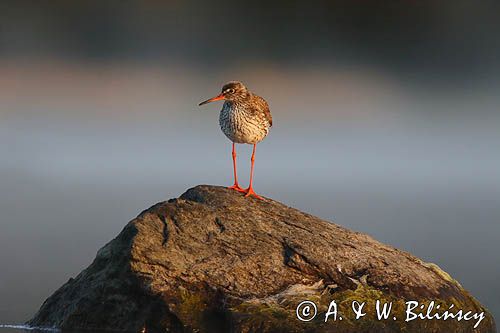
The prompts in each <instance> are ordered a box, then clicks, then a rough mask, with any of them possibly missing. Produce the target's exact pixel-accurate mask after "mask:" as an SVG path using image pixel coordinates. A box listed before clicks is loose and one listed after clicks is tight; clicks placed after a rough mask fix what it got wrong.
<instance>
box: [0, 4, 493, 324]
mask: <svg viewBox="0 0 500 333" xmlns="http://www.w3.org/2000/svg"><path fill="white" fill-rule="evenodd" d="M499 28H500V4H499V3H498V2H496V1H481V2H477V1H460V0H458V1H453V2H447V1H384V2H380V1H312V2H305V1H303V2H300V3H294V2H291V1H275V2H270V1H251V2H241V3H237V2H234V1H221V0H218V1H212V2H210V3H209V2H203V3H198V2H195V1H179V0H172V1H141V2H139V1H108V2H94V1H71V2H68V1H62V0H61V1H50V2H49V1H2V2H0V213H1V214H0V227H1V229H0V230H1V232H0V267H1V268H0V323H1V324H12V323H22V322H24V321H26V320H27V319H29V318H30V317H31V316H32V315H33V314H34V312H35V311H36V310H37V309H38V307H39V306H40V305H41V303H42V302H43V300H44V299H45V298H46V297H48V296H49V295H50V294H51V293H52V292H53V291H54V290H55V289H56V288H58V287H59V286H60V285H61V284H63V283H64V282H66V281H67V280H68V279H69V278H70V277H73V276H75V275H76V274H77V273H78V272H80V270H81V269H83V268H84V267H86V266H87V265H88V264H89V263H90V262H91V261H92V260H93V258H94V256H95V253H96V251H97V249H98V248H100V247H101V246H102V245H104V244H105V243H106V242H108V241H109V240H110V239H112V238H113V237H114V236H115V235H116V234H117V233H118V232H119V231H120V230H121V228H122V227H123V226H124V225H125V223H126V222H127V221H129V220H130V219H132V218H133V217H135V216H136V215H137V214H138V213H139V212H140V211H142V210H143V209H146V208H147V207H149V206H151V205H153V204H154V203H156V202H159V201H163V200H166V199H169V198H172V197H177V196H179V195H180V194H181V193H183V192H184V191H185V190H186V189H187V188H189V187H192V186H194V185H197V184H220V185H230V184H231V182H232V165H231V155H230V150H231V145H230V142H229V141H228V140H227V139H226V138H225V136H224V135H223V134H222V132H221V131H220V129H219V126H218V113H219V110H220V108H221V106H220V105H215V104H210V105H208V106H205V107H203V108H199V107H198V106H197V103H198V102H200V101H202V100H205V99H207V98H208V97H211V96H214V95H215V94H217V93H218V92H219V91H220V88H221V87H222V84H223V83H224V82H226V81H229V80H241V81H243V82H244V83H246V84H247V86H248V87H249V88H250V89H252V90H253V91H255V92H256V93H257V94H259V95H261V96H263V97H265V98H266V99H267V100H268V102H269V104H270V106H271V111H272V113H273V117H274V127H273V128H272V131H271V133H270V135H269V136H268V137H267V139H266V140H265V141H264V142H262V143H261V144H259V146H258V149H257V156H256V179H255V187H256V191H257V192H258V193H261V194H263V195H265V196H268V197H271V198H274V199H276V200H279V201H282V202H284V203H286V204H288V205H290V206H294V207H296V208H299V209H301V210H304V211H307V212H310V213H312V214H314V215H318V216H321V217H323V218H325V219H328V220H333V221H335V222H336V223H338V224H341V225H343V226H346V227H348V228H351V229H354V230H358V231H361V232H365V233H368V234H370V235H372V236H374V237H375V238H377V239H378V240H380V241H382V242H385V243H389V244H391V245H393V246H395V247H398V248H401V249H403V250H406V251H409V252H411V253H413V254H415V255H417V256H419V257H421V258H423V259H424V260H426V261H430V262H434V263H436V264H438V265H439V266H440V267H441V268H443V269H444V270H446V271H447V272H449V273H450V274H451V275H452V276H453V277H454V278H456V279H457V280H458V281H460V283H461V284H462V285H463V286H464V287H465V288H466V289H468V290H469V291H471V292H472V294H473V295H475V296H476V297H477V298H478V299H479V300H480V301H481V302H482V303H483V304H484V305H485V306H487V307H488V308H489V309H490V311H491V312H492V313H493V315H494V316H495V317H496V318H497V319H498V318H499V317H500V286H499V284H498V281H500V264H499V262H498V253H499V250H500V246H499V241H500V239H499V238H500V224H499V216H500V155H499V151H500V130H499V129H500V112H499V109H500V95H499V91H500V90H499V88H500V79H499V74H500V39H499V37H498V32H499ZM238 149H239V150H238V153H239V165H240V180H242V183H243V185H244V186H246V185H247V183H248V173H249V164H250V149H251V147H250V146H242V145H240V146H239V147H238ZM495 253H496V254H495Z"/></svg>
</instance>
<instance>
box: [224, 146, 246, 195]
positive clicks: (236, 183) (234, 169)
mask: <svg viewBox="0 0 500 333" xmlns="http://www.w3.org/2000/svg"><path fill="white" fill-rule="evenodd" d="M232 155H233V172H234V185H233V186H229V187H228V188H229V189H231V190H236V191H238V192H245V190H244V189H242V188H241V187H240V185H239V184H238V174H237V173H236V148H235V144H234V142H233V154H232Z"/></svg>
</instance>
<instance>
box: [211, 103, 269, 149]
mask: <svg viewBox="0 0 500 333" xmlns="http://www.w3.org/2000/svg"><path fill="white" fill-rule="evenodd" d="M219 125H220V128H221V130H222V132H223V133H224V134H225V135H226V136H227V137H228V139H229V140H231V141H233V142H235V143H248V144H254V143H257V142H260V141H262V140H263V139H264V138H265V137H266V135H267V134H268V133H269V124H268V123H267V120H265V119H261V118H260V117H252V116H250V115H248V114H246V113H245V112H244V111H238V110H235V109H231V108H230V107H227V106H226V105H224V107H223V108H222V111H221V113H220V116H219Z"/></svg>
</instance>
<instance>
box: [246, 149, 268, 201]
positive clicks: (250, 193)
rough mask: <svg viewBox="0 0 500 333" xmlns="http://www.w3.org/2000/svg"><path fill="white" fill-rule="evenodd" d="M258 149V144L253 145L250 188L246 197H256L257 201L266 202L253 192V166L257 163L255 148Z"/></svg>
mask: <svg viewBox="0 0 500 333" xmlns="http://www.w3.org/2000/svg"><path fill="white" fill-rule="evenodd" d="M256 147H257V144H255V143H254V144H253V151H252V159H251V161H252V168H251V169H250V186H248V188H247V189H246V190H245V192H246V194H245V197H249V196H253V197H256V198H257V199H260V200H264V198H262V197H261V196H260V195H258V194H257V193H255V192H254V190H253V186H252V185H253V166H254V163H255V148H256Z"/></svg>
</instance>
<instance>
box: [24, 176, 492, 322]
mask: <svg viewBox="0 0 500 333" xmlns="http://www.w3.org/2000/svg"><path fill="white" fill-rule="evenodd" d="M305 299H308V300H312V301H314V302H315V303H316V304H317V305H318V311H319V314H318V316H317V317H316V319H314V320H313V321H311V322H307V323H303V322H300V321H298V320H297V319H296V316H295V308H296V306H297V304H298V303H299V302H300V301H302V300H305ZM376 299H380V300H382V301H387V302H388V301H392V302H394V303H393V304H394V305H393V308H394V310H393V313H394V314H395V315H396V316H397V317H398V318H399V320H396V321H394V320H385V321H376V320H374V319H373V318H374V315H375V310H373V309H374V304H375V300H376ZM331 300H336V301H337V303H338V304H339V309H340V311H341V312H342V310H343V309H345V311H343V313H341V315H343V316H344V320H342V321H336V322H333V321H332V320H329V321H328V322H327V323H324V313H325V312H326V310H327V306H328V304H329V303H330V301H331ZM353 300H357V301H359V302H367V305H366V307H365V309H367V311H366V312H367V313H368V314H367V316H366V317H363V318H362V319H360V320H357V321H356V320H353V316H352V314H351V312H352V311H348V310H349V309H350V305H351V302H352V301H353ZM405 300H420V301H422V302H427V303H428V302H429V300H436V301H437V302H438V303H440V304H441V305H442V308H443V309H447V308H448V307H449V305H450V304H451V303H453V304H455V308H461V309H464V310H472V311H474V312H477V311H486V310H484V308H483V307H482V306H481V305H480V304H479V303H478V302H477V301H476V300H475V299H474V298H473V297H472V296H471V295H469V293H468V292H467V291H465V290H464V289H463V288H462V287H461V286H460V285H459V284H458V283H457V282H456V281H454V280H453V279H452V278H451V277H450V276H449V275H448V274H447V273H445V272H443V271H442V270H440V269H439V267H437V266H436V265H434V264H428V263H425V262H422V261H421V260H420V259H418V258H416V257H414V256H412V255H410V254H408V253H406V252H403V251H399V250H397V249H395V248H393V247H390V246H387V245H384V244H382V243H379V242H377V241H376V240H374V239H372V238H371V237H369V236H367V235H365V234H362V233H359V232H353V231H349V230H347V229H345V228H342V227H340V226H338V225H335V224H333V223H330V222H327V221H324V220H321V219H319V218H317V217H314V216H311V215H309V214H306V213H303V212H300V211H298V210H296V209H293V208H289V207H287V206H285V205H283V204H281V203H278V202H276V201H273V200H270V199H267V200H266V201H259V200H256V199H254V198H244V197H243V196H242V195H241V194H240V193H237V192H235V191H231V190H227V189H225V188H223V187H216V186H205V185H203V186H197V187H195V188H192V189H190V190H188V191H187V192H186V193H184V194H183V195H182V196H181V197H180V198H178V199H172V200H169V201H168V202H162V203H159V204H157V205H155V206H153V207H151V208H150V209H148V210H146V211H144V212H142V213H141V214H140V215H139V216H138V217H137V218H136V219H134V220H132V221H131V222H129V223H128V224H127V225H126V227H125V228H124V229H123V231H122V232H121V233H120V234H119V235H118V236H117V237H116V238H115V239H114V240H112V241H111V242H110V243H108V244H107V245H106V246H104V247H103V248H102V249H100V250H99V252H98V253H97V257H96V259H95V260H94V262H93V263H92V264H91V265H90V266H89V267H88V268H87V269H85V270H84V271H82V272H81V273H80V274H79V275H78V276H77V277H76V278H74V279H70V280H69V281H68V282H67V283H66V284H65V285H63V286H62V287H61V288H60V289H59V290H57V291H56V292H55V293H54V294H53V295H52V296H51V297H49V298H48V299H47V300H46V301H45V303H44V304H43V305H42V307H41V309H40V310H39V312H38V313H37V314H36V315H35V317H34V318H33V319H32V320H31V321H30V322H29V324H31V325H34V326H51V327H54V326H55V327H59V328H63V329H92V330H97V329H108V330H110V329H112V330H123V331H131V332H140V331H142V330H143V329H144V328H146V331H147V332H193V331H194V332H373V331H376V332H399V331H401V330H405V331H406V332H495V324H494V322H493V319H492V317H491V315H490V314H489V313H488V312H487V311H486V312H485V313H486V318H485V319H484V320H483V321H482V322H481V324H480V325H479V327H478V328H477V329H476V330H473V329H472V326H473V322H474V321H469V322H464V321H462V322H457V321H455V320H448V321H437V320H425V321H424V320H415V321H412V322H410V323H405V322H404V318H405V315H404V308H403V306H404V302H405ZM370 309H372V310H370ZM391 319H392V318H391Z"/></svg>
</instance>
